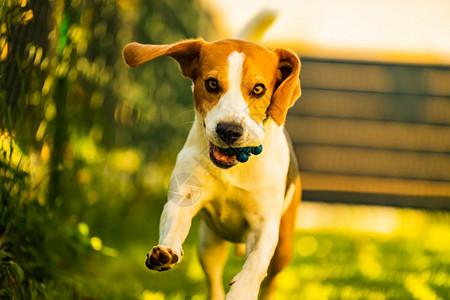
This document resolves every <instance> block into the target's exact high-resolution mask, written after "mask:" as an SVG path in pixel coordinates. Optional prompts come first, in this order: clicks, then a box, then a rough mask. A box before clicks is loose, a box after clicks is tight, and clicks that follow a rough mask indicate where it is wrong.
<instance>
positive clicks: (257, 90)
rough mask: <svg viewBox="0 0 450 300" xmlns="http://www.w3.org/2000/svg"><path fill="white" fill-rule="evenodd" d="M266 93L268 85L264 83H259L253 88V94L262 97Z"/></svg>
mask: <svg viewBox="0 0 450 300" xmlns="http://www.w3.org/2000/svg"><path fill="white" fill-rule="evenodd" d="M265 93H266V87H265V86H264V84H261V83H260V84H257V85H255V87H254V88H253V92H252V94H253V96H255V97H262V96H263V95H264V94H265Z"/></svg>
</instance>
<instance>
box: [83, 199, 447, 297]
mask: <svg viewBox="0 0 450 300" xmlns="http://www.w3.org/2000/svg"><path fill="white" fill-rule="evenodd" d="M380 210H381V211H380ZM305 215H313V216H315V217H316V219H315V220H313V221H312V222H311V220H310V221H306V222H303V221H302V220H301V218H302V217H304V216H305ZM374 215H379V219H378V220H374V218H373V216H374ZM132 216H133V210H130V212H129V215H128V216H126V217H125V218H124V219H123V221H124V223H123V230H124V232H123V233H120V234H118V236H120V237H121V239H114V238H111V241H110V242H108V241H107V240H106V239H105V240H104V241H103V242H104V244H105V246H107V247H112V248H114V249H117V253H114V251H113V252H112V253H109V255H111V254H113V256H115V257H111V256H108V255H105V254H103V253H102V250H100V251H99V252H97V253H96V254H95V255H93V256H91V257H90V259H89V261H86V264H85V265H84V266H82V268H80V275H79V278H78V279H79V284H80V289H81V290H82V291H83V292H84V293H83V296H88V297H98V298H100V299H146V300H147V299H206V284H205V280H204V277H203V273H202V270H201V267H200V265H199V263H198V260H197V256H196V255H197V254H196V242H197V222H194V224H193V228H192V229H191V232H190V235H189V237H188V239H187V241H186V243H185V245H184V250H185V257H184V260H183V261H182V262H181V263H180V264H179V265H177V266H176V268H175V269H173V270H170V271H167V272H161V273H158V272H153V271H149V270H147V269H146V267H145V265H144V260H145V254H146V252H147V251H148V250H150V249H151V247H152V246H153V245H156V242H157V238H158V237H157V233H158V227H157V224H158V219H159V212H158V211H157V210H154V211H152V212H151V213H150V216H149V217H148V221H147V222H146V224H141V225H142V226H140V227H137V226H136V225H137V222H133V221H132V220H133V217H132ZM321 217H322V218H324V219H323V220H321V219H320V218H321ZM299 218H300V219H299V222H298V227H299V228H298V230H297V233H296V237H295V240H296V242H295V247H294V254H295V255H294V259H293V261H292V263H291V264H290V265H289V267H288V268H286V269H285V270H284V271H283V272H282V273H281V275H280V277H279V280H278V290H277V294H276V296H277V298H276V299H450V293H449V291H450V255H449V253H450V241H449V233H450V214H448V213H442V212H425V211H415V210H405V209H391V208H367V207H352V206H342V205H321V204H308V203H305V204H304V206H303V209H302V210H301V213H300V215H299ZM330 218H331V219H333V218H334V219H335V220H337V221H338V220H339V219H340V218H341V222H339V221H338V222H339V224H336V226H333V222H331V223H330ZM364 219H365V220H366V221H369V222H370V223H371V224H370V226H372V227H374V228H376V227H377V222H379V223H381V224H385V223H386V222H392V221H393V220H394V221H395V222H394V223H395V226H391V227H389V232H386V229H383V230H382V231H383V232H379V231H380V230H372V231H371V230H368V226H369V225H367V224H365V225H364V222H363V223H361V220H364ZM375 219H377V218H375ZM370 226H369V227H370ZM380 227H382V226H380ZM127 231H128V234H127V233H126V232H127ZM106 249H109V248H106ZM232 250H233V249H232V248H230V259H229V261H228V264H227V266H226V269H225V272H224V284H225V285H226V284H227V283H228V282H229V281H230V280H231V278H232V277H233V276H234V275H235V274H236V273H237V272H238V271H239V270H240V268H241V266H242V264H243V261H244V259H243V258H237V257H235V256H234V255H233V251H232ZM106 253H107V254H108V251H106ZM115 254H117V255H115Z"/></svg>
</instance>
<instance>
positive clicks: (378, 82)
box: [286, 58, 450, 209]
mask: <svg viewBox="0 0 450 300" xmlns="http://www.w3.org/2000/svg"><path fill="white" fill-rule="evenodd" d="M300 79H301V81H302V92H303V94H302V97H301V98H300V99H299V100H298V102H297V103H296V105H295V106H294V107H293V108H292V109H291V111H290V113H289V117H288V120H287V122H286V128H287V130H288V131H289V133H290V135H291V137H292V140H293V142H294V145H295V148H296V152H297V155H298V159H299V163H300V170H301V173H302V180H303V187H304V192H303V198H304V199H306V200H313V201H325V202H343V203H359V204H376V205H392V206H407V207H414V208H430V209H450V67H449V66H423V65H420V66H419V65H400V64H379V63H366V62H353V61H332V60H315V59H307V58H306V59H302V71H301V74H300Z"/></svg>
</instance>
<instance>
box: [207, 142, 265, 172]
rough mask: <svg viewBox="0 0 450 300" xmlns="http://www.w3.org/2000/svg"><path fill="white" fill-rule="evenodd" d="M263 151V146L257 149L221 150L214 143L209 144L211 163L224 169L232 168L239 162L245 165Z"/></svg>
mask: <svg viewBox="0 0 450 300" xmlns="http://www.w3.org/2000/svg"><path fill="white" fill-rule="evenodd" d="M262 150H263V146H262V145H259V146H256V147H239V148H231V147H230V148H220V147H217V146H216V145H214V144H213V143H209V157H210V159H211V161H212V162H213V163H214V164H215V165H216V166H218V167H219V168H223V169H228V168H231V167H232V166H234V165H235V164H237V162H240V163H245V162H246V161H248V159H249V158H250V156H251V155H252V154H253V155H259V154H261V152H262Z"/></svg>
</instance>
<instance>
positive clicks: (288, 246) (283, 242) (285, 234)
mask: <svg viewBox="0 0 450 300" xmlns="http://www.w3.org/2000/svg"><path fill="white" fill-rule="evenodd" d="M300 198H301V185H300V177H298V178H297V180H296V185H295V192H294V195H293V198H292V201H291V204H290V205H289V207H288V209H287V210H286V212H285V213H284V215H283V216H282V217H281V221H280V234H279V237H278V245H277V248H276V249H275V253H274V255H273V257H272V260H271V261H270V266H269V269H268V270H267V277H266V278H265V279H264V281H263V282H262V284H261V289H260V293H259V298H260V299H261V300H269V299H272V298H273V295H274V292H275V287H276V276H277V274H278V273H279V272H281V270H283V268H284V267H285V266H286V265H287V264H288V263H289V262H290V261H291V258H292V247H293V241H294V230H295V217H296V212H297V207H298V204H299V203H300V200H301V199H300Z"/></svg>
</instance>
